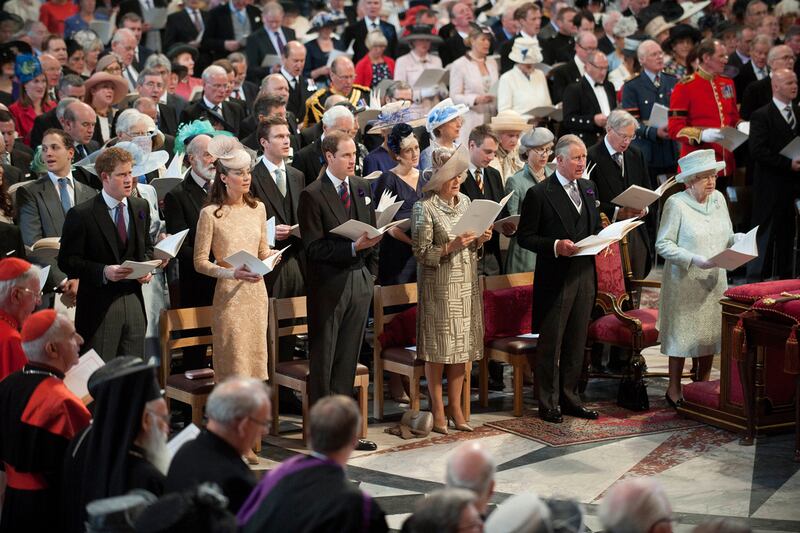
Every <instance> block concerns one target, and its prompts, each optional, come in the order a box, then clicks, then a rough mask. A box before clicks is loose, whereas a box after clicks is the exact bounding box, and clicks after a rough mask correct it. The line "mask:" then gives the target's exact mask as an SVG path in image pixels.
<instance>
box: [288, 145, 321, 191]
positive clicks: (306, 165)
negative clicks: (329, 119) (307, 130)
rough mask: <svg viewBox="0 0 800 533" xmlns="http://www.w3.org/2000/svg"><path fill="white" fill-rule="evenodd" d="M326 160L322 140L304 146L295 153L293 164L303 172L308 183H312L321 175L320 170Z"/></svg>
mask: <svg viewBox="0 0 800 533" xmlns="http://www.w3.org/2000/svg"><path fill="white" fill-rule="evenodd" d="M324 162H325V159H324V157H323V155H322V147H321V145H320V142H319V141H316V142H313V143H311V144H309V145H308V146H304V147H303V148H301V149H300V151H299V152H297V153H296V154H294V159H292V166H293V167H294V168H296V169H297V170H299V171H300V173H301V174H303V176H304V177H305V180H306V185H310V184H311V183H313V182H314V181H315V180H316V179H317V177H319V172H320V170H322V165H323V164H324Z"/></svg>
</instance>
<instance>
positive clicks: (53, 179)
mask: <svg viewBox="0 0 800 533" xmlns="http://www.w3.org/2000/svg"><path fill="white" fill-rule="evenodd" d="M47 176H48V177H49V178H50V181H51V182H53V187H55V188H56V194H57V195H58V199H59V200H60V199H61V189H60V188H59V186H58V180H60V179H62V178H66V179H67V193H68V194H69V202H70V204H71V205H72V206H73V207H74V206H75V182H74V181H72V179H73V178H72V171H71V170H70V171H69V173H68V174H67V175H66V176H61V177H59V176H56V175H55V174H53V173H52V172H49V171H48V172H47Z"/></svg>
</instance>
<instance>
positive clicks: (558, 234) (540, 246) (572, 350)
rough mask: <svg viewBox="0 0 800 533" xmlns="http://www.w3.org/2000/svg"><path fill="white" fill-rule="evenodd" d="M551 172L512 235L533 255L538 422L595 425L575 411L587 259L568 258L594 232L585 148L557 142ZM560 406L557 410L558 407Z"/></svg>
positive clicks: (596, 219) (589, 299) (589, 294)
mask: <svg viewBox="0 0 800 533" xmlns="http://www.w3.org/2000/svg"><path fill="white" fill-rule="evenodd" d="M555 155H556V162H557V167H556V172H555V173H554V174H553V175H552V176H550V177H549V178H547V179H545V180H544V181H542V182H541V183H539V184H537V185H534V186H533V187H531V188H530V189H528V193H527V194H526V195H525V200H524V201H523V203H522V211H521V213H520V215H521V218H520V222H519V229H518V231H517V241H518V242H519V244H520V246H522V247H524V248H527V249H528V250H531V251H533V252H536V276H534V280H533V329H532V331H533V332H534V333H539V334H540V337H539V348H538V354H537V356H536V361H535V362H534V361H531V367H532V368H535V375H536V378H537V380H538V384H539V416H540V417H541V418H542V419H543V420H545V421H547V422H552V423H560V422H561V421H562V415H571V416H577V417H580V418H589V419H595V418H597V416H598V415H597V411H591V410H589V409H586V408H585V407H583V406H582V402H581V399H580V396H579V395H578V392H577V387H578V380H579V378H580V374H581V366H582V364H583V356H584V347H585V345H586V328H587V324H589V320H590V315H591V311H592V307H593V306H594V299H595V292H596V280H595V270H594V257H591V256H588V257H583V256H582V257H570V256H572V255H574V254H575V253H576V252H577V251H578V249H577V247H576V246H575V243H576V242H578V241H580V240H581V239H583V238H585V237H588V236H589V235H593V234H596V233H597V232H598V231H599V230H600V212H599V211H598V210H597V207H596V202H597V194H596V190H597V187H596V186H595V185H594V183H592V181H590V180H588V179H580V178H581V176H582V175H583V172H584V170H585V168H586V147H585V145H584V144H583V141H581V140H580V138H578V137H577V136H575V135H564V136H563V137H561V138H560V139H559V140H558V143H557V144H556V147H555ZM559 406H560V407H559Z"/></svg>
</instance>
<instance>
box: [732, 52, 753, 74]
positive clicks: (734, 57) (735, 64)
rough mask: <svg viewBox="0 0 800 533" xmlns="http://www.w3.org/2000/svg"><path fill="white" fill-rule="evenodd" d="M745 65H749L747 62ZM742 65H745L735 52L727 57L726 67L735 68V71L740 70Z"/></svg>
mask: <svg viewBox="0 0 800 533" xmlns="http://www.w3.org/2000/svg"><path fill="white" fill-rule="evenodd" d="M747 63H748V64H749V63H750V62H749V61H748V62H747ZM744 65H745V63H742V60H741V58H740V57H739V54H737V53H736V51H735V50H734V51H733V53H732V54H731V55H729V56H728V66H731V67H736V69H737V70H742V67H743V66H744Z"/></svg>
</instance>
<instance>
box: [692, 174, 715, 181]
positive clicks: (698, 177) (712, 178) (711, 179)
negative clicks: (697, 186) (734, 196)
mask: <svg viewBox="0 0 800 533" xmlns="http://www.w3.org/2000/svg"><path fill="white" fill-rule="evenodd" d="M695 179H696V180H697V181H717V175H716V174H712V175H710V176H697V177H696V178H695Z"/></svg>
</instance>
